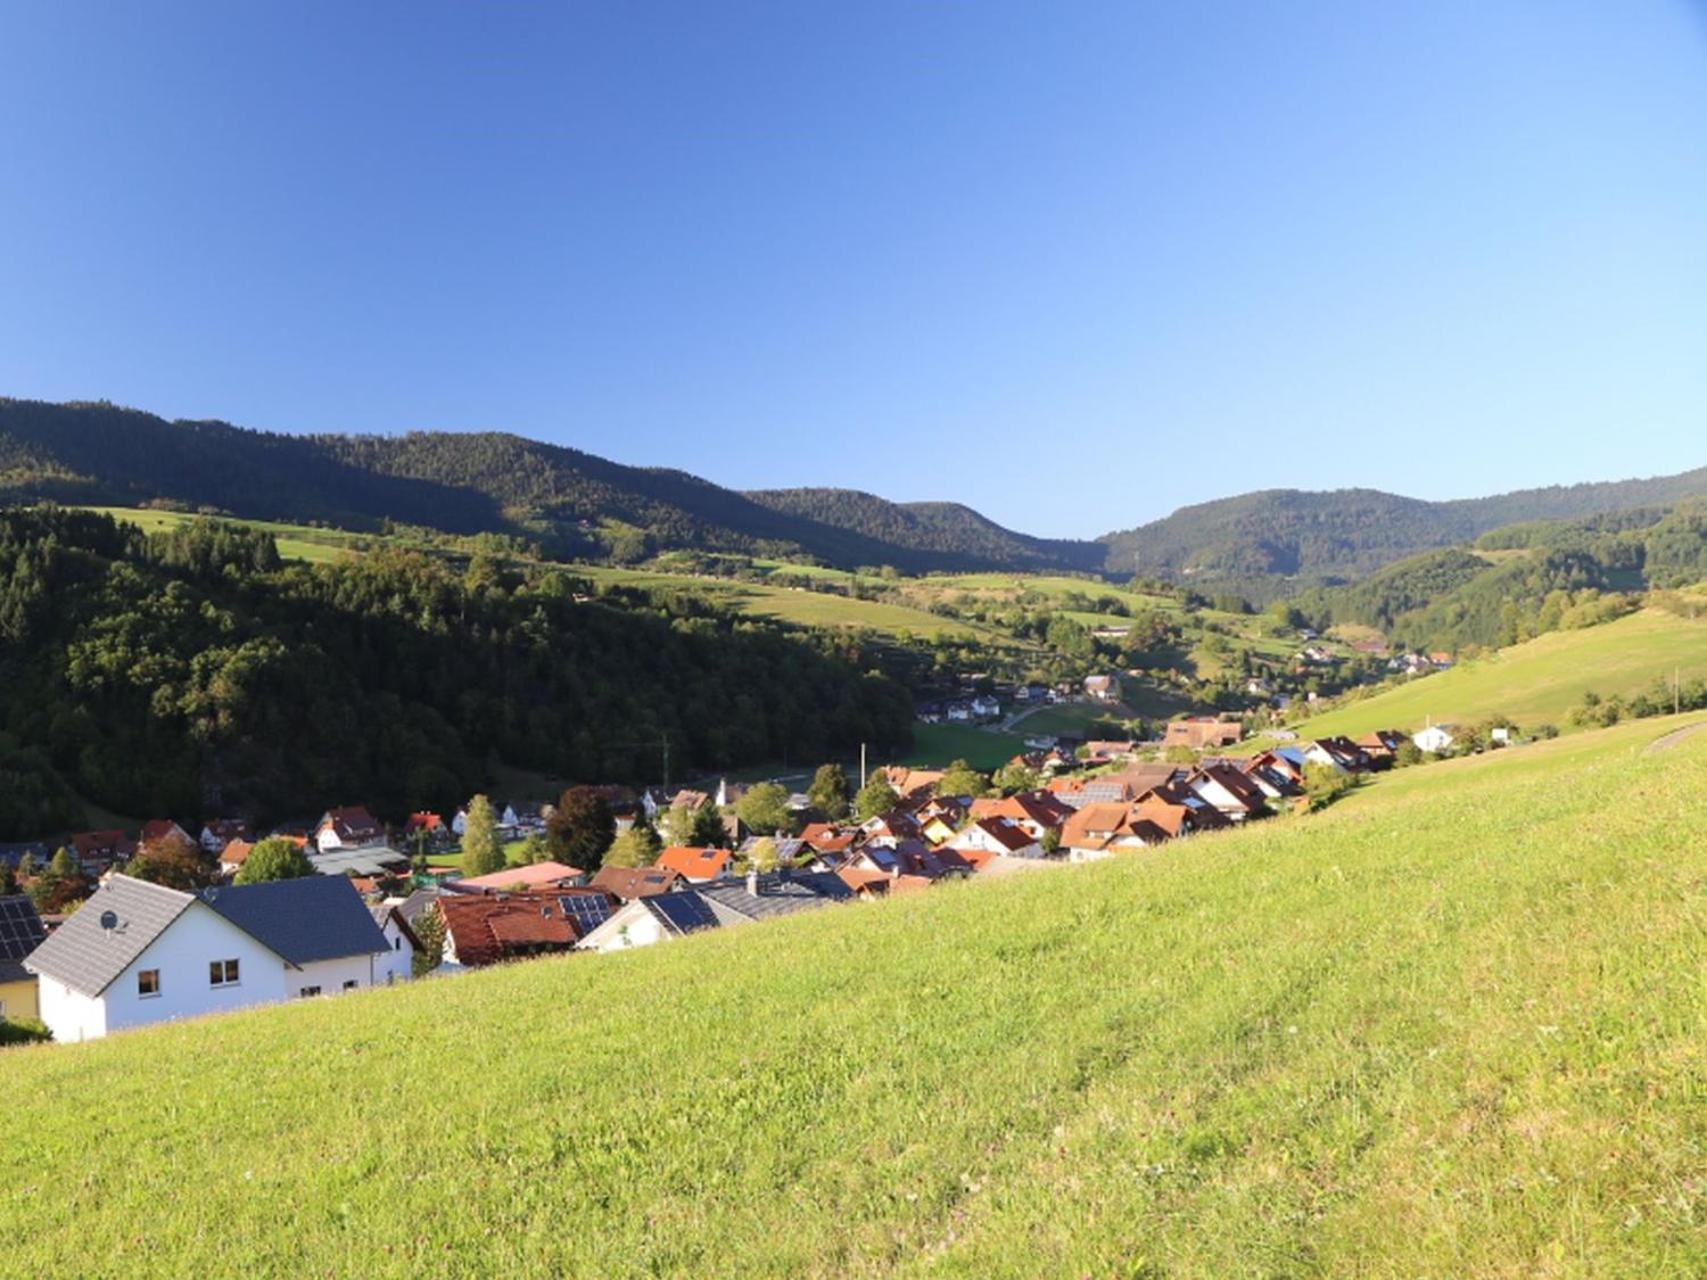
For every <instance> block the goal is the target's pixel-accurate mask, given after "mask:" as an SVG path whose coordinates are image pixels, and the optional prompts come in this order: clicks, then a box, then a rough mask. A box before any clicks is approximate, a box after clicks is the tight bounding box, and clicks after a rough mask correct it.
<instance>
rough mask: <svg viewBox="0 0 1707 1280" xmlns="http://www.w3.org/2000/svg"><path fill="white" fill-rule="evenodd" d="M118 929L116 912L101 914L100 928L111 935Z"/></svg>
mask: <svg viewBox="0 0 1707 1280" xmlns="http://www.w3.org/2000/svg"><path fill="white" fill-rule="evenodd" d="M118 927H119V914H118V912H116V911H103V912H101V928H103V929H105V930H106V931H107V932H108V933H111V932H112V931H113V930H114V929H116V928H118Z"/></svg>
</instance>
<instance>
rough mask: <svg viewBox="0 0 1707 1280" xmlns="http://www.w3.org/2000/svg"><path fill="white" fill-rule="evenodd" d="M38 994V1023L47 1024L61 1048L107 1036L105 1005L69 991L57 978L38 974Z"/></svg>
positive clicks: (79, 992)
mask: <svg viewBox="0 0 1707 1280" xmlns="http://www.w3.org/2000/svg"><path fill="white" fill-rule="evenodd" d="M39 981H40V986H39V987H38V992H39V995H40V999H41V1020H42V1021H43V1022H44V1023H46V1024H47V1028H48V1030H49V1031H51V1032H53V1038H54V1039H55V1040H58V1041H59V1042H60V1043H61V1044H75V1043H76V1042H77V1041H79V1040H98V1039H100V1038H101V1037H102V1036H104V1035H106V1034H107V1006H106V1004H105V1002H103V1001H101V1000H99V999H97V998H95V997H92V996H86V995H84V994H83V993H82V992H81V991H73V990H72V989H71V988H70V987H68V986H66V985H65V984H64V983H63V982H61V981H60V980H59V979H58V978H50V977H48V976H47V974H45V973H44V974H42V975H41V978H40V980H39Z"/></svg>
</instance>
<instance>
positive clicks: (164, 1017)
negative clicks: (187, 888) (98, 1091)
mask: <svg viewBox="0 0 1707 1280" xmlns="http://www.w3.org/2000/svg"><path fill="white" fill-rule="evenodd" d="M393 954H394V949H393V946H392V944H391V943H390V942H388V941H387V940H386V938H385V936H384V934H383V933H382V932H381V930H380V928H379V926H378V925H376V924H375V923H374V921H373V917H372V916H371V915H370V914H369V913H368V910H367V907H366V906H365V905H364V904H363V903H362V900H361V896H360V895H359V894H358V893H357V892H356V890H355V888H354V886H352V885H351V884H350V883H349V882H348V881H347V880H345V879H343V878H342V877H326V876H306V877H303V878H302V879H298V880H278V881H274V882H271V883H268V884H255V885H244V886H241V887H235V888H233V887H225V888H217V889H205V890H203V891H202V892H201V893H200V894H194V893H181V892H179V891H178V890H176V889H168V888H166V887H164V886H163V885H156V884H149V883H147V882H145V881H142V880H134V879H132V878H131V877H129V876H124V875H115V876H113V877H111V878H110V879H109V880H108V881H107V882H106V884H104V885H102V886H101V887H100V888H99V889H98V890H96V891H95V893H94V894H93V895H92V896H91V897H90V899H89V901H88V902H87V903H85V904H84V905H83V907H82V909H81V910H79V911H78V912H77V913H76V914H75V915H73V916H72V917H71V918H70V919H69V920H67V921H66V922H65V923H64V924H62V925H61V926H60V927H59V929H58V930H57V931H56V932H55V933H54V934H53V936H51V937H50V938H48V939H47V941H45V942H44V943H42V944H41V946H40V947H38V948H37V949H36V950H35V952H34V953H33V954H32V955H31V956H30V958H29V959H28V960H27V961H26V962H25V967H26V968H27V969H29V970H30V971H31V972H32V973H35V974H37V975H38V976H39V977H40V979H41V1019H42V1021H43V1022H45V1023H47V1025H48V1029H49V1030H51V1031H52V1032H53V1036H54V1039H56V1040H61V1041H73V1040H92V1039H95V1038H97V1037H100V1036H104V1035H106V1034H108V1033H109V1032H113V1031H120V1030H123V1029H125V1028H127V1027H135V1026H143V1025H146V1024H148V1023H152V1022H164V1021H168V1020H171V1019H175V1018H189V1017H196V1016H198V1015H200V1014H204V1013H218V1012H223V1011H227V1010H231V1009H239V1008H243V1007H244V1006H247V1005H256V1004H270V1003H274V1002H276V1001H280V1000H286V999H292V998H297V997H303V996H317V995H322V994H330V993H332V992H337V991H348V990H352V989H355V988H358V987H368V986H374V985H376V984H384V983H387V982H392V981H396V980H397V979H398V977H400V976H401V977H402V978H407V977H408V969H407V967H406V966H404V967H403V968H402V970H401V973H399V971H398V967H397V965H396V964H394V963H391V962H390V961H389V959H388V958H389V957H391V956H392V955H393Z"/></svg>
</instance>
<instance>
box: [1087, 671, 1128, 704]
mask: <svg viewBox="0 0 1707 1280" xmlns="http://www.w3.org/2000/svg"><path fill="white" fill-rule="evenodd" d="M1085 696H1086V697H1088V698H1092V699H1095V700H1096V701H1097V702H1116V701H1118V700H1119V698H1120V677H1119V676H1111V675H1096V676H1086V677H1085Z"/></svg>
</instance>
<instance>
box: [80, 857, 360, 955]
mask: <svg viewBox="0 0 1707 1280" xmlns="http://www.w3.org/2000/svg"><path fill="white" fill-rule="evenodd" d="M201 900H202V901H203V902H205V903H206V904H207V905H208V906H210V907H212V908H213V909H214V910H215V911H217V912H218V913H219V914H220V915H222V916H224V917H225V918H226V919H227V920H229V921H231V923H232V924H234V925H236V926H237V927H238V928H239V929H241V930H243V932H244V933H246V934H248V935H249V936H250V937H251V938H253V939H255V941H257V942H259V943H260V944H261V945H262V946H264V947H266V948H267V949H268V950H270V951H273V952H275V953H276V954H278V955H279V956H281V957H283V959H284V960H286V961H287V962H288V963H290V964H295V965H303V964H310V963H312V962H314V961H316V960H338V959H342V958H343V957H345V956H368V955H374V954H376V953H378V952H381V951H389V950H390V949H391V948H390V946H389V945H388V944H387V943H386V941H385V935H384V934H382V933H381V932H380V929H379V926H378V925H377V924H375V923H374V920H373V916H372V915H370V914H369V913H368V909H367V904H366V903H365V902H363V901H362V896H361V894H359V893H357V892H356V887H355V885H353V884H351V883H350V882H349V881H348V880H345V879H344V878H342V877H341V876H302V877H301V878H299V879H296V880H272V881H268V882H266V883H264V884H243V885H233V886H230V887H225V888H218V889H204V890H202V894H201ZM79 914H81V913H79Z"/></svg>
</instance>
